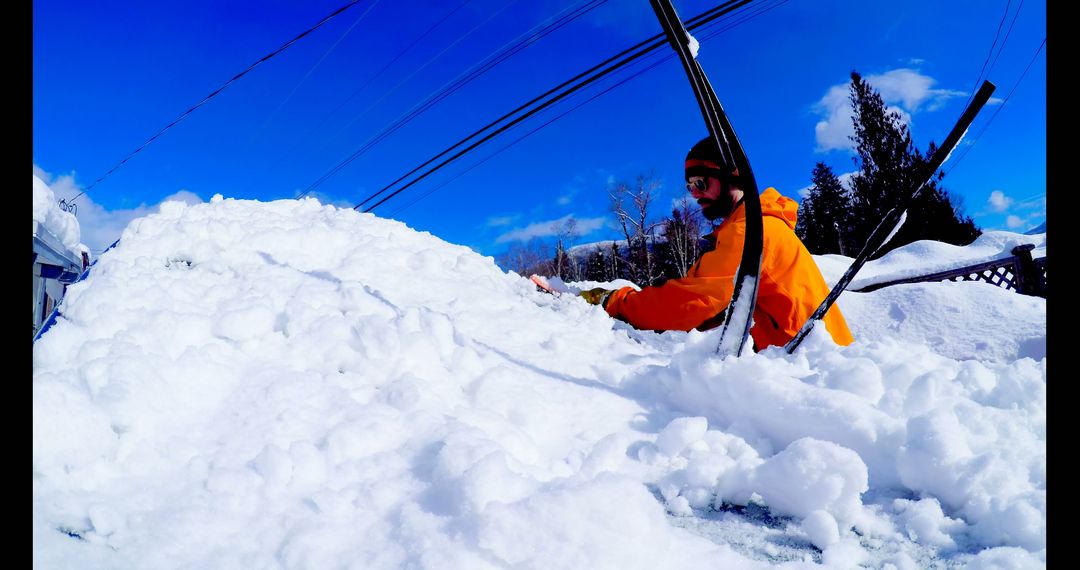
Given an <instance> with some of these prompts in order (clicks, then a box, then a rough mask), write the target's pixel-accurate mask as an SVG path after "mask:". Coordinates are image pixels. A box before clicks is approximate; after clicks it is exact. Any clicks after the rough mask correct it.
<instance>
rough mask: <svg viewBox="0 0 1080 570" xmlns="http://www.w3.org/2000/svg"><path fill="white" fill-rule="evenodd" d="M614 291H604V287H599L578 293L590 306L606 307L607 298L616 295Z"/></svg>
mask: <svg viewBox="0 0 1080 570" xmlns="http://www.w3.org/2000/svg"><path fill="white" fill-rule="evenodd" d="M614 292H615V290H614V289H604V288H603V287H597V288H595V289H589V290H588V291H582V292H580V293H578V297H581V298H582V299H585V302H586V303H588V304H590V305H599V306H601V307H603V306H604V303H605V302H606V301H607V298H608V297H609V296H611V294H612V293H614Z"/></svg>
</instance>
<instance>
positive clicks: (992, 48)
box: [964, 0, 1012, 108]
mask: <svg viewBox="0 0 1080 570" xmlns="http://www.w3.org/2000/svg"><path fill="white" fill-rule="evenodd" d="M1010 5H1012V0H1008V2H1006V3H1005V12H1004V13H1003V14H1002V15H1001V21H1000V22H998V27H997V31H996V32H994V42H993V43H992V44H990V51H989V52H987V54H986V60H985V61H983V64H982V69H980V70H979V76H978V77H976V78H975V85H974V86H973V87H972V88H971V94H970V95H968V100H967V103H964V107H965V108H966V107H967V105H968V103H971V98H972V97H974V96H975V92H976V91H977V90H978V89H979V86H980V85H982V82H983V73H984V72H985V71H986V64H988V63H990V56H992V55H994V46H996V45H997V41H998V36H1000V35H1001V26H1002V25H1004V24H1005V17H1006V16H1008V15H1009V6H1010Z"/></svg>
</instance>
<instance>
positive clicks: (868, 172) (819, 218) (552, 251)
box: [498, 71, 982, 286]
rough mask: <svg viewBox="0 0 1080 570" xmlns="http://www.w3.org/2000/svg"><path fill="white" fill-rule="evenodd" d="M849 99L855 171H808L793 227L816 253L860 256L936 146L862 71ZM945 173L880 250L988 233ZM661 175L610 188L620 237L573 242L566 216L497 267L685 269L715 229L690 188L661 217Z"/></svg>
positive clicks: (610, 271) (659, 273)
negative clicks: (921, 137)
mask: <svg viewBox="0 0 1080 570" xmlns="http://www.w3.org/2000/svg"><path fill="white" fill-rule="evenodd" d="M849 102H850V103H851V107H852V110H853V115H852V122H853V124H854V127H855V134H854V135H853V136H852V137H851V139H852V141H853V143H854V146H855V153H856V156H855V157H853V161H854V162H855V166H856V167H857V170H856V172H855V173H854V174H852V175H850V177H849V178H848V180H847V183H846V184H845V183H844V182H842V181H841V180H840V177H838V176H837V175H836V174H835V173H834V172H833V170H832V168H831V167H829V166H828V165H827V164H825V163H824V162H818V163H817V164H816V165H815V166H814V168H813V169H812V171H811V176H810V179H811V186H810V188H809V189H808V190H807V191H806V193H805V194H804V196H803V198H802V202H801V204H800V207H799V214H798V222H797V224H796V226H795V233H796V234H797V235H798V236H799V238H800V239H802V241H803V243H804V244H805V245H806V247H807V249H808V250H809V251H810V253H813V254H815V255H822V254H830V253H837V254H841V255H846V256H849V257H854V256H855V255H856V254H858V253H859V249H860V248H861V247H862V244H865V243H866V240H867V238H868V237H869V236H870V234H871V233H872V232H873V231H874V229H875V227H876V226H877V223H878V222H879V221H880V220H881V219H882V218H884V216H885V214H886V213H887V212H888V211H889V210H890V209H892V208H893V207H894V206H895V205H896V204H897V203H899V202H900V200H902V199H903V198H904V197H905V196H906V195H907V194H908V193H909V192H910V191H911V190H912V186H913V184H914V183H915V180H916V178H918V176H919V174H920V173H922V172H924V171H925V168H926V165H927V163H928V162H929V160H930V157H932V156H933V153H934V151H935V150H936V148H937V147H936V145H935V144H934V143H932V142H931V143H930V144H929V146H928V148H927V149H926V151H925V152H922V151H920V150H919V149H918V148H916V147H915V145H914V143H913V142H912V140H911V134H910V132H909V130H908V127H907V125H905V124H904V122H903V120H902V119H901V117H900V115H899V114H898V113H896V112H895V111H890V110H889V109H888V107H886V105H885V103H884V100H883V99H882V98H881V95H880V94H879V93H878V92H877V91H876V90H874V89H873V88H872V87H871V86H870V85H869V84H868V83H867V82H866V81H865V80H864V79H863V78H862V76H861V75H860V74H859V73H858V72H855V71H852V72H851V84H850V86H849ZM943 177H944V173H943V172H941V171H939V172H937V173H936V174H935V176H934V177H933V180H931V181H930V182H929V183H928V184H927V187H926V188H924V189H923V191H922V193H921V194H920V195H919V197H918V198H917V199H916V200H915V201H914V202H912V204H911V205H910V206H909V208H908V215H907V219H906V221H905V222H904V224H903V226H901V228H900V230H899V231H898V232H897V233H896V234H895V235H894V236H893V238H892V239H891V240H889V242H887V243H886V244H885V245H884V246H882V247H881V249H880V250H878V252H877V253H876V254H875V256H874V258H877V257H880V256H882V255H884V254H885V253H887V252H889V251H891V250H893V249H895V248H897V247H900V246H903V245H906V244H909V243H912V242H914V241H918V240H934V241H941V242H945V243H950V244H954V245H967V244H969V243H971V242H972V241H974V240H975V238H977V237H978V236H979V235H980V234H981V233H982V232H981V231H980V230H979V228H978V227H976V226H975V223H974V221H973V220H972V219H971V218H970V217H969V216H966V215H964V214H963V211H962V201H961V200H960V199H959V197H957V196H955V195H954V194H952V193H950V192H949V191H947V190H946V189H945V188H944V187H943V186H942V185H941V180H942V178H943ZM659 190H660V181H659V180H657V179H656V178H655V177H654V176H651V175H648V176H646V175H641V176H638V177H637V179H636V181H635V182H634V183H627V182H618V183H616V184H615V185H613V186H612V187H610V188H609V189H608V196H609V201H610V212H611V215H612V227H614V228H616V229H617V230H618V231H619V233H620V235H621V239H617V240H610V241H607V242H601V243H599V244H592V245H589V246H577V247H573V244H574V243H575V241H576V240H577V239H578V237H579V235H578V232H577V227H576V222H575V221H574V220H573V218H569V219H567V221H566V222H564V223H563V224H562V225H561V226H560V227H559V228H558V231H557V232H556V234H557V235H556V236H555V240H554V243H551V241H543V240H540V239H536V238H534V239H533V240H530V241H529V242H526V243H521V244H517V245H514V246H512V247H511V248H510V249H509V250H508V251H507V252H506V253H504V254H503V255H501V256H500V257H499V258H498V262H499V263H500V265H501V266H502V267H503V268H504V269H507V270H513V271H516V272H517V273H519V274H521V275H529V274H531V273H539V274H541V275H548V276H557V277H559V278H561V279H563V280H564V281H601V282H607V281H614V280H615V279H628V280H630V281H632V282H634V283H637V284H638V285H641V286H645V285H656V284H659V283H662V282H663V281H665V280H667V279H671V278H677V277H682V276H683V275H685V274H686V272H687V271H688V270H689V269H690V267H691V266H692V265H693V264H694V263H695V262H696V261H697V259H698V258H699V257H700V256H701V254H702V253H703V252H704V251H705V248H706V247H707V243H708V242H707V241H706V240H705V235H703V234H707V233H709V231H710V230H711V229H712V228H711V226H710V225H709V223H708V222H707V221H706V220H705V219H704V218H703V217H702V216H701V213H700V211H699V209H698V207H697V204H696V203H695V202H694V201H693V200H691V199H690V196H689V195H686V196H684V197H683V198H682V200H680V201H679V202H677V203H676V204H675V205H674V206H673V207H672V209H671V212H670V214H669V215H666V216H663V217H661V218H660V219H658V220H657V219H655V218H654V216H653V214H654V212H655V211H656V206H655V201H656V197H657V194H658V192H659Z"/></svg>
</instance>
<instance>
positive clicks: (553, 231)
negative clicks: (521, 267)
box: [495, 214, 607, 243]
mask: <svg viewBox="0 0 1080 570" xmlns="http://www.w3.org/2000/svg"><path fill="white" fill-rule="evenodd" d="M570 218H574V215H573V214H567V215H565V216H563V217H561V218H558V219H556V220H547V221H543V222H535V223H532V224H529V225H527V226H525V227H524V228H517V229H514V230H511V231H509V232H506V233H504V234H502V235H500V236H499V237H497V238H495V243H506V242H511V241H529V240H530V239H532V238H539V237H550V236H554V235H558V233H559V229H560V228H561V227H562V225H563V224H564V223H566V221H567V220H569V219H570ZM574 220H575V221H576V222H577V228H576V232H577V234H578V235H579V236H585V235H588V234H590V233H592V232H594V231H596V230H598V229H600V228H602V227H604V224H605V223H607V218H605V217H599V218H574Z"/></svg>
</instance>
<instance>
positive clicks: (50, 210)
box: [34, 175, 89, 258]
mask: <svg viewBox="0 0 1080 570" xmlns="http://www.w3.org/2000/svg"><path fill="white" fill-rule="evenodd" d="M57 203H58V202H57V200H56V195H55V194H54V193H53V191H52V188H49V185H48V184H46V183H45V182H44V181H43V180H42V179H40V178H38V177H37V175H34V234H35V235H37V234H38V227H39V226H40V227H43V228H44V229H46V230H48V231H49V233H51V234H52V235H54V236H56V237H57V238H58V239H59V240H60V243H61V245H63V246H64V247H65V248H66V249H67V250H68V251H70V252H71V253H72V255H74V256H75V258H79V257H80V255H81V253H82V251H89V250H88V249H87V248H86V246H84V245H82V244H81V243H79V239H80V237H81V236H80V234H79V221H78V220H76V219H75V215H74V214H72V213H70V212H65V211H63V210H61V209H60V207H59V206H58V205H57Z"/></svg>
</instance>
